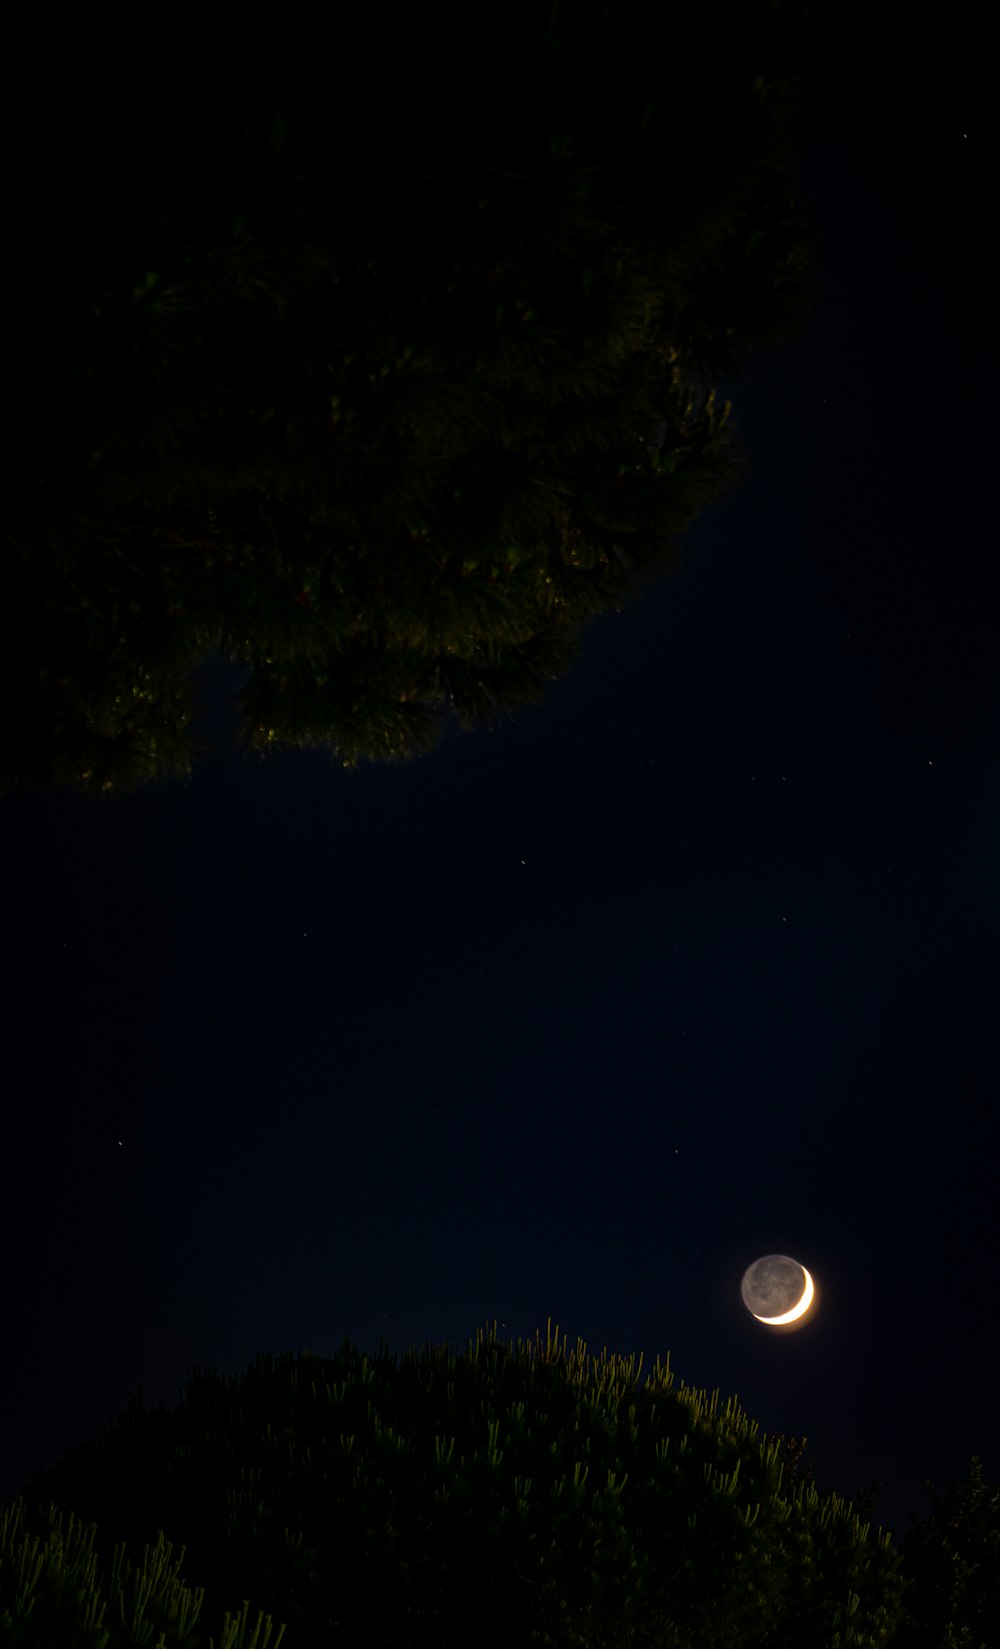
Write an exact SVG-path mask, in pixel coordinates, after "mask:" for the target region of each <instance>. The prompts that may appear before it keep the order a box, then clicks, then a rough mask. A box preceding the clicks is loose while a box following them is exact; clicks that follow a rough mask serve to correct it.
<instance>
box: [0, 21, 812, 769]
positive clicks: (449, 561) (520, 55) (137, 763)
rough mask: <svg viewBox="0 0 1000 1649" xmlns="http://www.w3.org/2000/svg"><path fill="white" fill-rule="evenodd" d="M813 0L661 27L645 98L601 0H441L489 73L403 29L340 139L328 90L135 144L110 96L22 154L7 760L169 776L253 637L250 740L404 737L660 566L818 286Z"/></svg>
mask: <svg viewBox="0 0 1000 1649" xmlns="http://www.w3.org/2000/svg"><path fill="white" fill-rule="evenodd" d="M727 15H728V14H727ZM807 15H808V8H807V7H803V6H799V7H792V8H788V7H785V6H778V5H775V4H767V3H759V4H755V5H754V4H748V5H747V6H746V7H744V8H742V10H741V11H740V13H739V14H738V22H735V21H734V23H733V24H732V29H733V32H732V35H731V37H730V36H728V35H727V36H726V37H725V39H724V41H720V40H719V39H716V38H715V37H714V36H713V35H712V32H711V29H710V28H709V27H708V26H707V25H705V24H701V25H698V26H696V25H695V24H694V23H692V24H690V25H688V26H687V29H686V32H685V31H684V30H680V29H679V28H678V27H677V26H675V25H674V24H672V25H671V28H672V33H671V34H670V36H669V45H670V51H671V57H670V61H671V63H672V64H673V74H672V77H671V80H670V84H669V87H668V88H666V89H664V88H663V87H659V88H658V87H657V85H656V84H655V83H654V81H653V79H652V78H651V77H650V75H649V74H648V73H646V74H645V75H644V74H643V71H642V68H641V65H640V64H639V63H637V62H636V61H633V53H632V52H631V51H630V50H627V49H626V48H627V46H628V43H627V42H623V41H622V39H621V31H620V29H619V28H618V27H617V25H615V24H614V23H613V22H612V20H611V17H610V12H605V13H601V14H600V15H598V16H597V17H596V18H595V19H593V20H592V25H591V28H590V30H588V31H586V32H585V31H584V30H583V29H582V28H578V29H577V31H576V32H575V33H574V32H573V31H571V30H570V29H569V28H565V29H563V30H562V32H560V26H559V25H558V21H557V9H554V10H553V13H552V16H551V17H550V19H549V24H548V27H547V29H546V30H543V31H541V32H540V31H539V29H538V26H537V21H536V23H535V24H534V25H533V26H532V28H531V29H530V30H529V25H528V21H527V17H526V18H525V20H524V31H525V32H524V34H523V39H522V43H521V44H520V45H512V44H511V43H510V42H511V32H510V31H509V30H505V31H504V34H503V38H502V40H501V41H500V42H496V41H494V40H492V39H491V38H490V37H489V36H488V34H487V33H486V32H484V30H483V28H482V26H481V25H473V24H472V23H467V24H466V25H465V30H466V34H465V36H464V37H463V38H465V39H466V48H467V58H468V60H469V61H470V63H474V62H475V61H476V59H477V54H478V62H479V66H480V68H481V69H482V70H484V73H483V74H480V75H479V76H477V75H475V74H473V73H471V72H470V73H469V74H468V75H467V76H466V77H465V79H464V80H462V81H460V82H457V83H452V81H450V80H449V79H448V76H447V73H446V71H445V70H444V69H443V68H441V67H440V60H439V59H438V58H437V57H436V56H435V54H434V52H433V51H432V50H431V49H430V48H429V47H428V45H427V43H426V42H424V46H423V53H422V55H421V56H420V57H419V59H416V60H417V61H419V62H421V64H423V65H424V67H425V68H426V69H427V74H428V75H430V76H431V79H430V80H429V81H428V79H427V76H426V75H425V76H424V78H423V79H421V78H420V77H419V76H416V75H415V73H414V68H413V64H414V61H415V59H414V58H412V57H410V56H407V54H406V52H404V49H403V48H404V46H409V47H411V48H412V49H413V50H416V45H415V43H414V42H413V41H412V40H409V41H407V40H406V39H405V37H402V43H401V41H400V40H399V39H397V41H396V55H395V56H392V55H391V54H390V56H389V57H388V58H385V57H380V58H379V59H378V61H379V63H380V64H381V67H380V69H379V71H378V73H377V74H376V75H375V78H374V80H373V81H371V82H369V83H367V85H366V88H365V94H366V96H367V97H368V100H369V103H370V104H374V103H375V102H377V101H378V99H376V97H375V94H376V92H377V93H378V94H379V98H380V99H381V101H382V102H384V103H386V104H387V105H389V106H391V108H392V111H393V121H392V124H391V125H385V126H383V125H381V124H380V123H379V122H378V120H376V119H375V118H374V117H373V116H372V114H371V109H369V121H370V127H369V130H368V131H367V132H366V135H365V144H366V149H368V148H370V149H371V151H372V153H371V154H370V155H369V156H368V158H367V161H366V164H365V165H364V166H363V167H359V166H355V165H352V164H351V163H349V162H348V161H345V155H346V154H347V153H349V152H350V149H351V145H350V141H349V140H350V138H351V136H352V133H353V148H354V151H355V152H356V149H357V141H358V138H357V134H358V126H359V119H360V117H359V112H358V105H357V104H354V105H351V106H350V107H348V106H347V105H346V104H345V99H344V97H343V88H342V86H340V85H338V86H336V87H330V86H324V85H322V84H319V83H305V82H304V83H302V84H300V85H299V86H298V87H297V88H295V90H296V94H297V95H296V96H295V97H294V98H293V97H292V96H291V92H292V90H293V88H292V87H291V86H287V87H284V88H282V87H281V86H280V85H278V86H276V87H271V88H270V89H269V93H268V100H267V101H264V100H263V94H261V93H260V92H259V90H258V88H257V87H256V86H255V85H251V86H250V88H249V90H245V91H244V94H243V102H242V103H240V104H239V105H238V106H236V107H234V106H233V105H232V104H229V105H222V104H220V102H219V99H218V98H215V99H214V100H213V99H206V100H205V104H204V108H203V110H202V114H201V116H200V118H198V119H192V121H191V122H190V124H189V125H188V126H186V127H185V128H184V129H183V130H181V129H180V127H179V126H178V123H177V120H176V117H175V118H174V119H173V120H172V121H171V120H170V119H168V118H167V117H166V115H165V113H164V112H163V111H152V112H150V111H149V110H145V111H144V110H143V109H142V107H141V106H136V107H130V110H129V115H128V124H129V126H130V128H131V127H132V126H133V125H134V124H135V123H137V122H140V123H141V122H143V119H144V122H145V123H144V124H143V125H142V130H141V135H142V139H143V141H142V142H141V143H137V142H136V140H135V134H134V132H133V133H132V138H131V143H130V146H128V147H127V148H125V147H124V146H123V142H122V127H123V124H124V123H125V122H124V117H123V115H122V112H121V108H120V107H119V106H118V105H117V104H116V103H115V100H114V98H109V99H106V100H105V102H104V103H103V104H102V105H101V110H102V113H101V115H100V116H99V117H98V116H97V115H95V116H94V124H93V130H91V131H90V132H89V133H88V140H87V142H86V143H83V144H81V145H80V146H79V148H78V150H76V151H70V152H64V150H63V149H60V150H59V153H58V155H57V156H50V158H49V169H48V172H46V168H45V165H44V164H42V165H41V175H42V176H43V177H44V178H45V180H46V183H47V185H49V186H50V189H49V192H50V196H51V201H52V209H51V222H52V223H53V224H55V225H56V230H55V231H54V232H53V235H52V237H51V238H50V239H49V240H48V241H46V239H45V237H44V236H42V237H40V238H38V239H37V240H36V241H35V242H33V243H32V246H31V248H30V250H29V251H27V252H25V254H24V256H23V258H22V261H21V263H20V264H19V265H18V267H17V269H16V271H15V272H14V275H13V276H12V289H13V296H12V298H10V299H9V301H8V312H9V313H10V312H11V311H12V310H13V311H15V312H17V313H18V314H19V316H20V317H21V318H23V319H24V321H25V324H26V330H28V331H30V333H31V335H32V337H33V338H34V340H35V343H36V347H35V349H34V350H33V351H32V352H31V354H30V356H29V357H26V360H25V365H24V367H23V369H22V374H21V376H20V377H18V378H17V379H16V381H15V383H14V385H13V396H12V399H13V400H14V401H15V402H16V404H17V405H18V406H19V409H20V418H19V422H18V424H17V427H16V429H15V430H14V431H12V435H11V439H10V440H9V441H8V443H7V445H6V447H5V449H4V453H3V459H2V463H3V481H4V496H5V505H6V508H5V514H4V519H3V525H2V544H3V567H2V586H0V600H2V612H3V618H2V623H3V626H4V629H3V660H4V664H3V670H4V675H3V683H2V685H3V695H2V704H3V709H2V715H3V724H2V732H3V756H2V759H0V788H3V789H7V790H17V789H25V788H30V787H32V786H35V785H38V784H46V783H51V782H57V783H67V784H71V785H73V786H75V787H77V788H79V789H82V790H89V791H93V792H97V793H101V792H116V791H120V790H123V789H128V788H131V787H132V786H134V785H136V784H140V783H143V782H145V781H147V780H149V779H151V778H154V777H156V776H158V775H162V776H171V777H177V776H183V775H184V774H186V773H189V772H190V767H191V761H192V759H193V758H194V757H195V756H197V755H198V754H199V750H198V748H197V747H196V745H195V741H194V740H193V738H192V735H191V731H190V725H189V724H190V720H191V713H192V712H191V695H192V676H193V672H194V670H195V669H196V667H197V664H198V662H199V661H200V659H202V658H203V657H204V656H205V655H206V654H207V653H208V652H210V651H212V650H213V649H216V650H218V651H220V652H222V653H224V654H225V655H227V656H229V657H232V658H239V659H241V660H243V661H245V662H246V663H247V664H249V666H250V674H249V679H248V681H247V683H246V685H245V687H244V688H243V690H242V692H241V695H240V701H239V709H240V722H239V735H238V737H239V741H240V743H241V744H242V746H243V747H244V748H245V749H247V750H254V751H259V752H266V751H268V750H270V749H275V748H278V747H282V746H288V745H300V746H304V745H322V746H325V747H327V748H329V749H330V750H331V752H332V753H334V754H335V755H336V757H337V759H338V760H339V761H341V762H342V763H343V764H344V765H345V766H352V765H354V764H356V763H357V761H358V760H360V759H362V758H368V759H375V760H398V759H402V758H406V757H408V756H411V755H414V754H416V753H418V752H421V751H425V750H428V749H431V748H432V747H433V745H434V744H435V743H436V742H437V740H438V738H439V737H440V735H441V732H442V730H443V727H444V725H445V724H446V717H447V715H448V714H451V715H454V716H455V717H457V719H458V721H459V723H460V724H461V725H462V726H464V727H467V728H472V727H478V726H485V725H490V724H491V723H494V722H495V721H496V720H498V719H499V718H500V717H502V716H504V715H506V714H508V713H510V711H511V710H513V709H515V708H517V707H518V706H520V705H522V704H524V703H527V702H531V701H532V700H534V699H537V698H538V697H540V696H541V695H542V694H543V693H544V692H545V690H546V687H547V686H548V684H549V683H550V682H551V681H552V680H553V679H555V678H557V677H558V676H560V675H562V674H563V673H564V672H565V671H566V670H567V669H568V668H569V666H570V665H571V663H572V661H573V659H574V658H575V657H576V656H577V654H578V652H579V648H580V645H581V639H582V635H583V631H584V628H585V626H586V625H587V623H588V622H589V621H590V620H592V619H593V618H595V617H596V616H597V615H599V614H600V613H602V612H604V611H607V610H608V609H609V608H610V607H612V606H620V605H621V604H622V603H623V602H625V601H628V600H630V599H632V598H634V597H635V596H636V595H637V594H638V593H640V592H641V590H642V588H643V587H644V585H645V584H646V583H647V582H648V581H649V580H650V579H651V578H653V577H655V576H658V575H660V574H662V573H663V572H665V571H668V570H671V569H673V568H675V567H676V566H677V564H678V561H679V555H680V540H681V538H682V535H683V534H684V532H685V531H686V530H687V529H688V528H689V527H690V525H691V524H692V523H693V521H694V520H695V519H696V518H697V517H698V515H699V514H700V513H701V511H702V510H703V509H704V508H705V507H706V506H708V505H709V504H711V503H713V502H717V501H719V500H720V499H721V498H723V497H724V496H726V494H727V492H729V491H730V490H731V489H732V488H733V487H734V486H735V485H736V484H737V483H738V481H739V478H740V476H741V475H742V473H743V468H744V463H743V458H742V452H741V449H740V446H739V442H738V440H737V439H736V438H735V435H734V431H733V429H732V426H731V424H730V422H729V408H728V407H720V406H718V405H717V403H716V396H715V393H714V390H713V389H712V387H711V381H712V378H713V376H716V375H718V374H719V373H727V374H733V373H735V372H736V371H737V370H738V367H739V362H740V359H741V357H742V355H743V354H744V353H745V352H746V351H747V350H748V349H749V348H751V347H756V346H760V345H764V344H769V343H771V342H773V341H775V340H776V338H778V337H780V336H782V335H784V334H787V333H789V332H790V331H794V329H795V327H796V326H797V325H798V324H799V322H800V320H801V317H802V315H803V314H804V313H805V312H806V311H807V309H808V307H809V305H810V303H811V302H812V300H813V296H814V292H815V274H814V264H813V254H812V247H811V240H810V236H809V232H808V229H807V227H806V225H805V221H804V218H803V215H802V212H801V209H800V208H799V207H798V205H797V204H796V202H795V200H794V198H793V194H792V191H791V185H790V177H791V173H792V170H793V168H794V163H795V160H796V158H797V149H796V141H797V134H798V122H799V119H800V112H799V107H798V104H797V101H796V85H797V82H796V78H795V71H796V70H797V69H798V68H799V67H800V65H801V60H802V56H803V50H804V48H803V39H808V29H807V28H806V27H805V26H804V23H803V18H805V17H807ZM647 26H648V27H649V29H650V30H651V31H652V35H651V39H650V41H649V42H648V43H647V44H648V46H649V47H650V48H651V47H653V46H655V45H656V43H657V40H658V38H659V37H660V36H662V37H663V38H662V41H661V44H662V45H663V46H666V44H667V41H668V37H667V35H665V34H664V33H663V29H664V25H663V23H662V21H661V22H660V23H659V24H648V25H647ZM477 30H478V32H477ZM657 31H659V33H658V32H657ZM513 32H514V37H515V40H516V37H517V30H514V31H513ZM525 40H527V41H529V42H532V43H529V44H524V41H525ZM597 63H600V64H601V66H602V69H603V78H599V79H598V80H597V81H596V82H595V65H596V64H597ZM435 64H437V65H438V66H437V68H436V69H435ZM487 69H488V70H489V73H485V70H487ZM435 73H436V75H437V78H436V79H434V74H435ZM514 89H516V90H517V119H516V122H514V121H512V120H511V117H510V113H509V104H510V98H511V95H512V91H513V90H514ZM282 90H284V91H286V92H288V94H289V95H288V96H287V97H286V98H285V97H281V96H280V93H281V91H282ZM276 99H277V101H276ZM197 107H199V108H201V107H202V106H201V105H200V104H199V105H197ZM504 109H506V110H507V111H508V113H507V118H506V120H504V119H503V118H501V115H502V112H503V110H504ZM352 122H353V125H352ZM401 132H405V133H406V140H405V141H401V138H400V133H401ZM36 136H37V134H36ZM38 141H40V139H38ZM35 158H36V160H37V158H38V157H37V156H36V157H35ZM29 170H30V169H28V168H25V169H24V170H23V171H22V175H27V173H28V172H29ZM31 175H35V176H37V175H38V168H37V166H36V169H35V172H34V174H31ZM95 180H100V182H99V183H98V182H97V181H95ZM25 204H28V203H25ZM66 244H71V245H72V246H73V248H74V260H73V266H72V270H71V271H70V272H67V270H66V266H65V259H64V258H60V250H61V249H62V248H63V247H64V246H65V245H66Z"/></svg>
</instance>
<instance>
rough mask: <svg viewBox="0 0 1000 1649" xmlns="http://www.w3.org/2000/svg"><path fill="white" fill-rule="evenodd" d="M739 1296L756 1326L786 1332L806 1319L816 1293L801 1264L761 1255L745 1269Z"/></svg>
mask: <svg viewBox="0 0 1000 1649" xmlns="http://www.w3.org/2000/svg"><path fill="white" fill-rule="evenodd" d="M740 1293H741V1294H742V1296H743V1304H744V1305H745V1306H746V1308H747V1310H748V1312H749V1313H750V1315H751V1317H753V1318H754V1319H755V1321H756V1322H758V1323H764V1324H766V1326H767V1327H768V1328H786V1327H788V1326H789V1325H790V1324H792V1323H797V1322H798V1321H799V1320H800V1319H801V1318H803V1317H804V1316H805V1315H806V1312H807V1311H808V1310H809V1307H810V1306H811V1305H812V1303H813V1299H814V1297H815V1293H816V1290H815V1287H814V1284H813V1280H812V1277H811V1276H810V1274H809V1272H808V1271H807V1270H806V1268H805V1266H804V1265H803V1264H802V1262H801V1260H793V1259H792V1258H791V1256H790V1255H789V1254H765V1255H763V1256H762V1258H761V1259H759V1260H755V1261H754V1263H753V1265H751V1266H748V1267H747V1269H746V1271H745V1272H744V1274H743V1281H742V1283H741V1284H740Z"/></svg>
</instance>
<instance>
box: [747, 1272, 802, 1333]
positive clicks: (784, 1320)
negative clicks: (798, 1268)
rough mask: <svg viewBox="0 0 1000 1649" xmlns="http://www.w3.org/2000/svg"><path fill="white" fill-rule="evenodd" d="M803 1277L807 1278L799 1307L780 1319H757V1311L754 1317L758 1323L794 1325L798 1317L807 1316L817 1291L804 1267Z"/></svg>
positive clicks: (796, 1306)
mask: <svg viewBox="0 0 1000 1649" xmlns="http://www.w3.org/2000/svg"><path fill="white" fill-rule="evenodd" d="M802 1275H803V1277H804V1278H805V1282H804V1284H803V1288H802V1298H801V1299H800V1300H799V1303H798V1305H793V1306H792V1309H791V1311H786V1312H784V1313H783V1315H782V1316H780V1317H757V1313H756V1311H755V1312H754V1313H753V1315H754V1316H755V1317H757V1321H758V1322H759V1323H772V1324H773V1323H794V1322H795V1320H796V1318H797V1317H804V1316H805V1314H806V1312H807V1311H808V1310H809V1307H810V1306H811V1305H812V1299H813V1294H814V1293H815V1292H816V1291H815V1289H814V1288H813V1280H812V1278H811V1277H810V1275H809V1273H808V1271H807V1270H806V1268H805V1266H803V1267H802Z"/></svg>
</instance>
